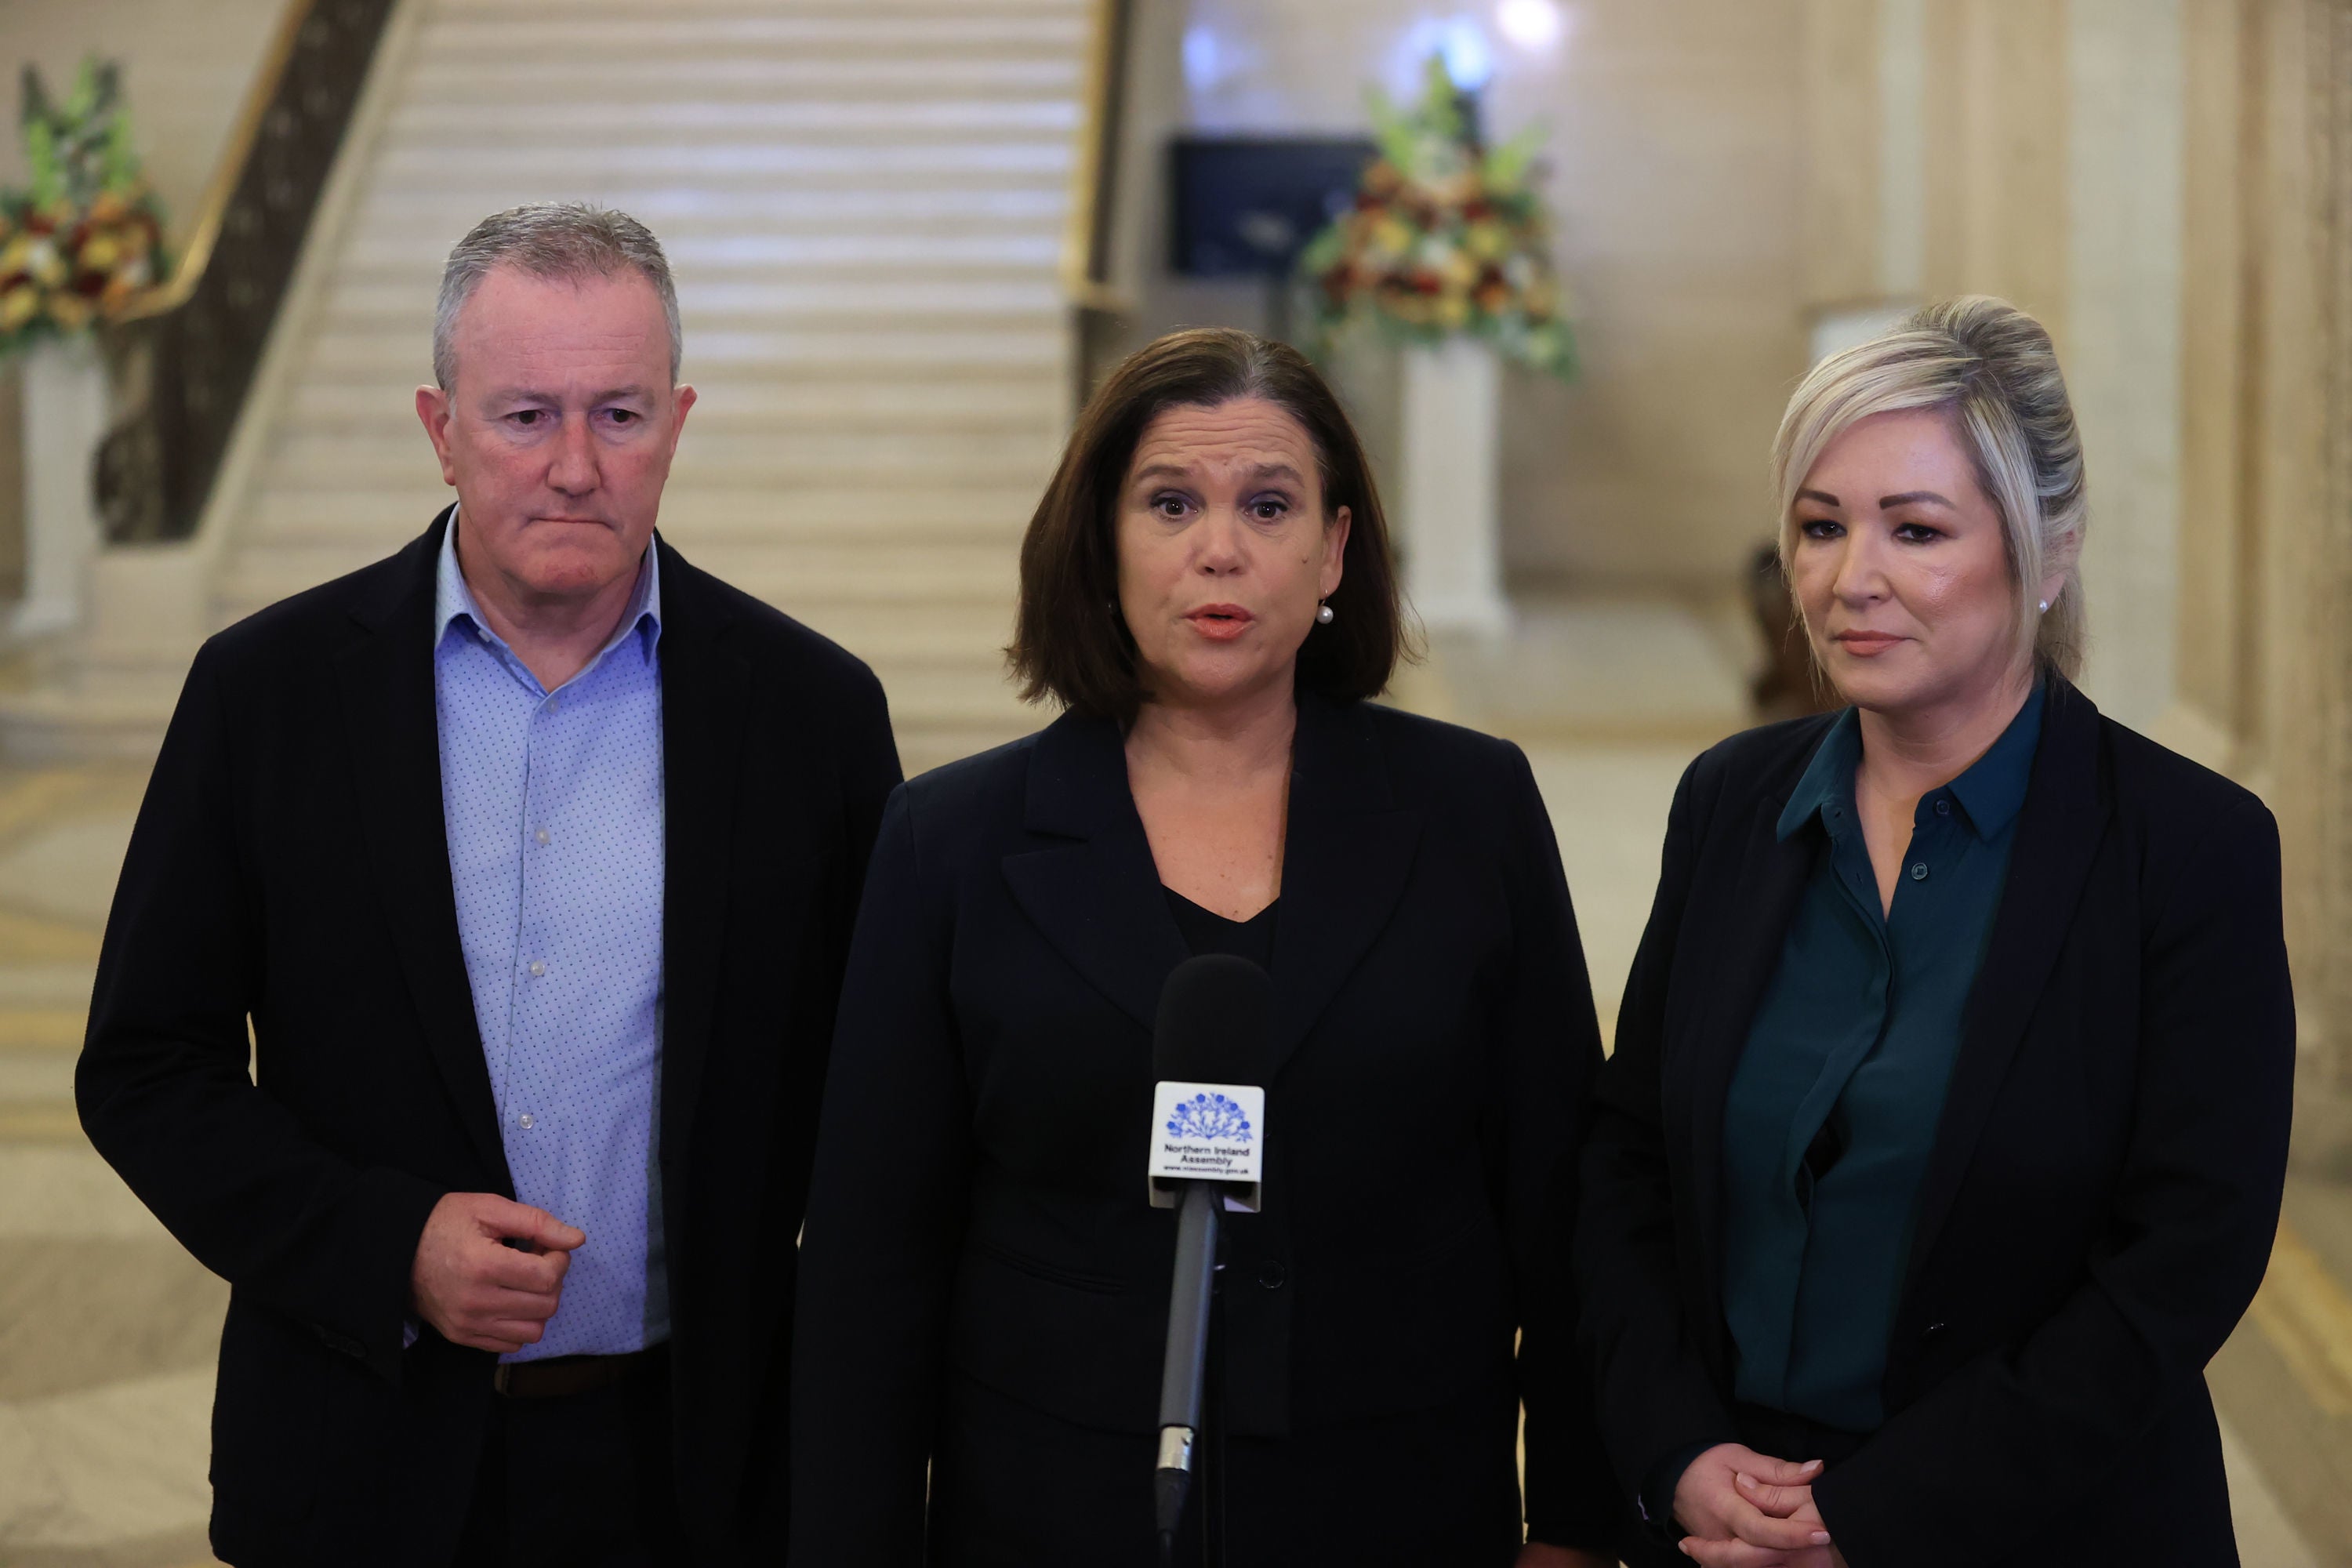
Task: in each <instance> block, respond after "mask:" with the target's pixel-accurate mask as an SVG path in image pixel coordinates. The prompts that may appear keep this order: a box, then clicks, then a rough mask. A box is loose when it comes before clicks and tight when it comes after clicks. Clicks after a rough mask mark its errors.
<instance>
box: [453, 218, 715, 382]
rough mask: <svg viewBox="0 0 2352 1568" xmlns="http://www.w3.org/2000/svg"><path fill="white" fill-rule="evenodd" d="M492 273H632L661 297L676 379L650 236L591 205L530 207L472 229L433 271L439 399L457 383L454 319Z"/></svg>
mask: <svg viewBox="0 0 2352 1568" xmlns="http://www.w3.org/2000/svg"><path fill="white" fill-rule="evenodd" d="M500 267H512V268H518V269H520V270H521V271H523V272H527V273H529V274H530V276H532V277H533V278H568V279H572V280H574V281H583V280H585V279H590V278H610V277H611V276H612V275H613V274H614V273H615V272H619V271H621V270H623V269H624V268H626V269H629V270H633V271H635V273H636V274H637V275H638V276H639V277H641V278H643V279H645V280H646V282H648V283H650V284H652V285H653V286H654V292H655V293H656V294H657V295H659V296H660V297H661V306H662V315H663V317H664V319H666V320H667V321H668V322H669V378H670V380H672V381H673V382H675V381H676V380H677V367H678V362H679V360H680V358H681V356H682V355H683V354H684V353H685V350H686V338H685V334H684V333H682V332H681V331H679V330H678V324H677V285H676V284H674V283H672V282H671V281H670V276H669V258H667V256H664V255H663V254H662V247H661V241H660V240H658V239H656V238H655V237H654V236H653V231H652V230H651V229H649V228H647V227H646V226H645V225H643V224H641V223H639V222H638V221H637V220H636V219H635V218H633V217H631V216H629V215H628V214H626V213H625V212H615V211H614V210H613V209H612V208H611V207H603V206H598V205H596V204H595V203H593V202H531V203H530V204H528V205H523V206H519V207H509V208H508V209H507V210H506V211H504V212H502V213H492V214H491V215H490V216H488V217H486V218H484V219H483V220H482V221H481V222H479V223H478V224H476V225H475V226H473V229H472V230H471V232H469V233H468V234H467V236H466V237H465V238H463V239H461V240H459V241H458V242H457V247H456V248H455V249H453V250H451V251H450V252H449V260H448V263H447V264H446V266H444V267H443V268H441V299H440V303H439V305H438V307H437V308H436V310H435V312H434V316H433V379H434V380H435V381H436V383H438V384H440V387H441V390H442V391H444V392H446V391H448V390H449V385H450V383H452V382H453V381H455V380H456V379H457V348H456V345H455V343H454V342H453V340H454V339H455V337H456V335H457V313H458V312H459V311H460V310H464V309H465V308H466V301H467V300H470V299H472V298H473V297H474V290H475V289H476V288H478V286H479V285H480V283H481V281H482V279H485V278H487V277H488V276H489V275H490V273H491V271H492V270H493V269H494V268H500Z"/></svg>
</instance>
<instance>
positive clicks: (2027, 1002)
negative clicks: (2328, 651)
mask: <svg viewBox="0 0 2352 1568" xmlns="http://www.w3.org/2000/svg"><path fill="white" fill-rule="evenodd" d="M2048 679H2049V680H2050V683H2051V686H2050V694H2049V700H2048V708H2047V710H2046V711H2045V713H2044V715H2043V717H2042V742H2041V745H2040V747H2039V749H2038V750H2037V751H2036V752H2035V753H2034V759H2033V775H2032V784H2031V785H2030V786H2029V787H2028V789H2027V793H2026V797H2025V806H2024V809H2023V810H2022V811H2021V812H2020V813H2019V814H2018V819H2017V837H2016V839H2015V841H2014V842H2013V843H2012V844H2011V847H2010V854H2009V879H2008V881H2007V883H2006V884H2005V885H2004V886H2003V888H2002V890H2001V896H2000V912H1999V913H1998V914H1997V915H1996V916H1995V917H1994V920H1993V927H1992V933H1991V937H1990V941H1989V942H1987V943H1986V946H1985V956H1984V963H1983V965H1982V966H1981V967H1980V968H1979V970H1978V971H1977V978H1976V984H1975V985H1974V987H1973V988H1972V989H1971V990H1970V992H1969V1005H1968V1012H1967V1015H1966V1016H1965V1017H1964V1018H1963V1019H1962V1022H1961V1027H1960V1053H1959V1057H1958V1060H1957V1061H1955V1062H1954V1063H1953V1066H1952V1079H1951V1087H1950V1088H1949V1089H1947V1090H1946V1092H1945V1096H1944V1113H1943V1119H1942V1121H1940V1122H1938V1124H1937V1130H1936V1146H1935V1150H1934V1152H1932V1153H1931V1154H1930V1155H1929V1157H1928V1163H1927V1175H1926V1177H1925V1178H1924V1179H1923V1180H1922V1182H1921V1184H1920V1189H1919V1220H1918V1228H1917V1231H1916V1238H1915V1240H1914V1241H1913V1243H1912V1247H1911V1258H1910V1262H1909V1264H1908V1266H1907V1271H1906V1289H1907V1287H1908V1281H1910V1280H1916V1279H1917V1278H1918V1275H1919V1269H1920V1268H1921V1266H1922V1265H1923V1264H1924V1263H1925V1261H1926V1259H1927V1256H1928V1253H1929V1252H1930V1251H1931V1250H1932V1249H1933V1247H1934V1246H1935V1242H1936V1237H1937V1233H1938V1232H1939V1231H1941V1230H1942V1228H1943V1226H1944V1222H1945V1220H1946V1219H1947V1218H1948V1217H1949V1216H1950V1215H1951V1211H1952V1204H1953V1200H1954V1199H1955V1198H1957V1197H1958V1195H1959V1190H1960V1184H1961V1181H1962V1179H1963V1178H1964V1177H1965V1176H1966V1175H1967V1173H1968V1168H1969V1160H1970V1159H1971V1158H1972V1157H1973V1156H1974V1155H1975V1152H1976V1147H1977V1142H1978V1141H1979V1138H1981V1137H1982V1136H1983V1133H1984V1129H1985V1122H1986V1121H1988V1120H1989V1119H1990V1116H1991V1114H1992V1108H1993V1102H1994V1100H1996V1099H1997V1098H1998V1097H1999V1095H2000V1084H2001V1079H2003V1078H2004V1077H2005V1076H2006V1075H2007V1073H2008V1071H2009V1064H2010V1062H2011V1060H2012V1059H2013V1058H2015V1057H2016V1055H2017V1047H2018V1046H2019V1044H2020V1042H2021V1041H2022V1039H2023V1038H2024V1036H2025V1026H2026V1024H2027V1023H2028V1021H2030V1020H2031V1019H2032V1016H2033V1009H2034V1007H2035V1006H2036V1005H2037V1004H2039V1002H2040V1001H2041V998H2042V987H2043V986H2044V985H2045V984H2048V982H2049V979H2050V973H2051V971H2052V969H2053V968H2054V967H2055V966H2056V964H2057V962H2058V954H2059V952H2060V951H2061V950H2062V949H2063V947H2064V946H2065V942H2066V935H2067V932H2068V931H2070V930H2071V929H2072V928H2073V926H2074V910H2075V908H2076V906H2077V905H2079V904H2080V903H2081V902H2082V899H2083V889H2084V885H2085V884H2086V883H2087V882H2088V880H2089V879H2090V873H2091V863H2092V861H2093V860H2095V858H2097V856H2098V852H2099V844H2100V840H2101V839H2102V837H2104V836H2105V831H2106V825H2107V816H2108V809H2107V804H2106V802H2105V800H2104V799H2103V798H2102V795H2101V790H2100V786H2099V710H2097V709H2096V708H2095V707H2094V706H2093V705H2092V703H2091V700H2090V699H2089V698H2087V697H2084V695H2083V694H2082V693H2081V692H2079V691H2077V690H2075V689H2074V687H2073V685H2071V684H2070V683H2068V682H2067V681H2066V680H2065V679H2063V678H2062V677H2059V676H2056V675H2053V676H2051V677H2049V678H2048Z"/></svg>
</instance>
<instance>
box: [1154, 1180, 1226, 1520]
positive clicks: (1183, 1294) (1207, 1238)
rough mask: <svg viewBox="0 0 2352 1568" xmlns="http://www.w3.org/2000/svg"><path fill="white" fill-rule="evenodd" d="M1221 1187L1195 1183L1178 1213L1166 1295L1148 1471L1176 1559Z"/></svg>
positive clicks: (1196, 1433) (1205, 1344)
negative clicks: (1154, 1449)
mask: <svg viewBox="0 0 2352 1568" xmlns="http://www.w3.org/2000/svg"><path fill="white" fill-rule="evenodd" d="M1222 1206H1223V1201H1222V1199H1221V1198H1220V1196H1219V1194H1218V1192H1217V1189H1216V1188H1215V1187H1214V1186H1213V1185H1211V1184H1209V1183H1207V1182H1193V1183H1190V1184H1187V1185H1186V1187H1185V1189H1184V1198H1183V1205H1182V1206H1181V1208H1179V1209H1178V1210H1177V1215H1176V1280H1175V1284H1174V1286H1173V1287H1172V1288H1171V1289H1170V1291H1169V1296H1168V1359H1167V1362H1166V1363H1165V1364H1164V1366H1163V1367H1162V1369H1161V1372H1160V1468H1159V1469H1158V1470H1156V1471H1155V1472H1153V1475H1152V1478H1151V1493H1152V1502H1153V1505H1154V1508H1153V1512H1154V1522H1155V1523H1156V1525H1157V1527H1158V1529H1159V1531H1160V1562H1161V1563H1163V1564H1170V1565H1172V1564H1173V1563H1174V1560H1175V1555H1176V1527H1177V1525H1179V1524H1180V1523H1181V1522H1182V1521H1183V1518H1184V1499H1185V1496H1186V1494H1187V1493H1188V1492H1190V1491H1191V1490H1192V1449H1193V1446H1194V1444H1195V1443H1196V1442H1198V1440H1199V1437H1200V1430H1201V1384H1202V1376H1203V1374H1204V1373H1206V1372H1207V1370H1208V1360H1209V1300H1210V1297H1211V1295H1212V1293H1213V1288H1214V1286H1215V1283H1216V1278H1217V1274H1216V1268H1217V1218H1218V1212H1217V1211H1218V1210H1219V1208H1221V1207H1222Z"/></svg>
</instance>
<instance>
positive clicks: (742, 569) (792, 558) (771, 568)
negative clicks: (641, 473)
mask: <svg viewBox="0 0 2352 1568" xmlns="http://www.w3.org/2000/svg"><path fill="white" fill-rule="evenodd" d="M386 553H388V551H387V550H386V549H385V548H384V546H383V544H382V543H381V542H376V541H371V540H364V539H355V540H352V541H351V542H312V541H310V540H304V541H301V542H291V541H275V540H273V541H272V542H270V545H269V548H268V550H266V551H248V552H239V553H238V554H236V556H235V557H233V558H232V559H231V561H230V562H229V563H228V569H227V571H226V574H225V578H224V582H225V584H226V589H225V594H224V596H226V597H229V598H238V599H245V598H256V599H257V600H258V602H259V603H262V604H272V603H275V602H276V601H278V600H279V599H283V598H285V597H287V596H288V595H292V594H299V593H300V592H301V591H302V590H303V589H305V588H310V587H315V586H317V585H318V584H320V583H324V582H327V581H330V580H331V579H332V578H336V577H341V576H342V575H344V574H346V573H351V572H356V571H358V570H359V569H360V568H361V567H362V566H366V565H368V564H370V563H373V562H375V561H378V560H381V559H382V558H383V556H384V555H385V554H386ZM691 555H692V558H693V560H694V562H695V564H697V565H698V566H700V567H701V568H702V569H703V570H704V571H706V572H709V573H711V574H714V575H716V576H718V577H720V578H723V579H724V580H725V581H727V582H730V583H732V584H735V586H737V587H739V588H740V589H742V590H743V591H744V592H745V593H747V594H756V595H759V596H761V598H768V597H770V595H771V594H790V595H792V596H793V602H794V603H796V604H802V605H812V604H813V605H824V604H828V603H832V602H835V601H844V602H853V603H857V604H901V605H920V604H925V603H929V602H942V603H944V602H954V601H963V602H967V603H969V602H974V601H979V602H987V601H989V600H990V599H991V598H992V597H993V598H996V599H1001V600H1002V601H1003V603H1006V604H1010V603H1012V601H1013V587H1014V583H1015V581H1016V578H1017V576H1018V572H1019V563H1018V561H1017V559H1016V555H1015V552H1013V551H1012V550H1009V549H1007V548H1006V547H1005V546H1003V545H1002V544H998V543H995V542H982V543H977V544H966V543H961V542H928V543H920V544H902V543H897V542H891V543H881V544H877V543H866V542H845V543H820V544H809V545H796V546H791V547H786V546H782V545H775V544H765V543H760V544H747V543H739V542H725V541H712V542H703V543H699V544H697V545H696V546H695V547H694V548H693V550H692V552H691Z"/></svg>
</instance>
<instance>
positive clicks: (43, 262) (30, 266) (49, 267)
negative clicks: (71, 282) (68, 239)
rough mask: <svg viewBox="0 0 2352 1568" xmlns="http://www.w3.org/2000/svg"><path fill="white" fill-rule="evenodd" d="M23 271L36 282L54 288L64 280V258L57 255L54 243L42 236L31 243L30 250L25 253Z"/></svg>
mask: <svg viewBox="0 0 2352 1568" xmlns="http://www.w3.org/2000/svg"><path fill="white" fill-rule="evenodd" d="M25 270H26V271H27V272H29V273H31V274H32V275H33V277H34V279H35V280H36V281H37V282H42V283H47V284H48V285H50V286H51V287H52V288H54V287H55V286H57V285H58V284H59V283H62V282H64V281H65V280H66V258H64V257H63V256H62V255H60V254H58V247H57V243H56V241H54V240H52V239H50V238H49V237H47V235H43V236H42V237H40V238H38V239H36V240H35V241H33V247H32V249H31V250H30V251H29V252H27V253H26V257H25Z"/></svg>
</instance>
